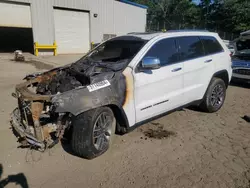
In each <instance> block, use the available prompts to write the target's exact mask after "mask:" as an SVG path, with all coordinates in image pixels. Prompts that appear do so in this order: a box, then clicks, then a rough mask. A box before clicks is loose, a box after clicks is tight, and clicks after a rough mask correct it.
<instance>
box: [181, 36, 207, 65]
mask: <svg viewBox="0 0 250 188" xmlns="http://www.w3.org/2000/svg"><path fill="white" fill-rule="evenodd" d="M178 46H179V54H180V60H181V61H187V60H190V59H194V58H198V57H202V56H204V55H205V52H204V48H203V45H202V43H201V41H200V39H199V37H196V36H189V37H179V38H178Z"/></svg>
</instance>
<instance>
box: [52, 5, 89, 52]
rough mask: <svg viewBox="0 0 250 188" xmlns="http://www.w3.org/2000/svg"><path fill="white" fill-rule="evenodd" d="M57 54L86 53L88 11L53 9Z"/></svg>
mask: <svg viewBox="0 0 250 188" xmlns="http://www.w3.org/2000/svg"><path fill="white" fill-rule="evenodd" d="M54 19H55V37H56V42H57V45H58V49H57V50H58V53H59V54H74V53H86V52H88V51H89V49H90V34H89V13H87V12H81V11H72V10H64V9H54Z"/></svg>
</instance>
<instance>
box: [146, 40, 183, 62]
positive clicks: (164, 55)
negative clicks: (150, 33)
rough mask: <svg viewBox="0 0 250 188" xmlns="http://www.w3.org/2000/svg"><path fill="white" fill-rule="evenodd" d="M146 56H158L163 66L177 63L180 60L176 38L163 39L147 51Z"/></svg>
mask: <svg viewBox="0 0 250 188" xmlns="http://www.w3.org/2000/svg"><path fill="white" fill-rule="evenodd" d="M144 57H156V58H159V59H160V61H161V66H164V65H169V64H173V63H176V62H177V61H178V53H177V49H176V45H175V39H174V38H168V39H163V40H161V41H159V42H157V43H156V44H154V46H152V47H151V49H150V50H149V51H148V52H147V54H146V55H145V56H144Z"/></svg>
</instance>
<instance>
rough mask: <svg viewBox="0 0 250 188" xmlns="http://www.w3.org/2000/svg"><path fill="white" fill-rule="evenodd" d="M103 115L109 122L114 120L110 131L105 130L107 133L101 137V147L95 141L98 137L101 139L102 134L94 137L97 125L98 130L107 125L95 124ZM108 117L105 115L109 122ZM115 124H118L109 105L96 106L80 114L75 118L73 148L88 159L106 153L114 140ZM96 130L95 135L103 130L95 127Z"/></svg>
mask: <svg viewBox="0 0 250 188" xmlns="http://www.w3.org/2000/svg"><path fill="white" fill-rule="evenodd" d="M103 116H106V118H107V117H108V118H109V122H111V121H112V122H111V129H110V131H109V133H107V132H106V131H104V132H105V134H102V139H101V140H102V142H103V143H102V142H101V141H99V142H100V143H102V144H100V147H99V148H98V147H97V146H98V145H97V143H95V142H97V139H100V138H101V136H100V137H97V138H95V139H94V128H95V127H97V128H99V129H98V130H100V129H102V127H105V126H104V125H105V123H104V125H103V126H100V125H101V124H102V123H97V124H96V125H95V123H96V121H102V120H100V118H101V117H103ZM106 118H105V117H104V122H105V121H106V122H108V120H107V119H106ZM101 119H102V118H101ZM109 124H110V123H109ZM115 126H116V120H115V117H114V114H113V112H112V110H111V109H110V108H108V107H100V108H96V109H93V110H89V111H87V112H84V113H82V114H80V115H78V116H77V117H75V118H74V120H73V130H72V139H71V146H72V150H73V151H74V152H75V154H76V155H77V156H79V157H83V158H86V159H93V158H95V157H98V156H100V155H101V154H103V153H105V152H106V151H107V150H108V148H109V147H110V145H111V142H112V137H113V136H114V133H115ZM100 127H101V128H100ZM109 127H110V126H109ZM103 129H104V128H103ZM105 130H106V129H105ZM95 131H96V132H95V136H96V134H99V133H100V132H101V131H97V129H95ZM106 134H108V135H109V134H110V136H109V138H108V139H107V137H108V136H107V135H106ZM100 135H101V134H100Z"/></svg>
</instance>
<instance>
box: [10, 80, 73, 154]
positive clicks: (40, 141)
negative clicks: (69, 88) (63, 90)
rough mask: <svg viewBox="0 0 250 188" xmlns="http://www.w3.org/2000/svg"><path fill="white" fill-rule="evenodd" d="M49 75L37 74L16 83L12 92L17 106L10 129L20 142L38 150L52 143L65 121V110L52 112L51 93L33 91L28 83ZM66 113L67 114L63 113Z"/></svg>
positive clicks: (37, 81)
mask: <svg viewBox="0 0 250 188" xmlns="http://www.w3.org/2000/svg"><path fill="white" fill-rule="evenodd" d="M41 79H50V77H44V76H43V77H39V76H38V77H36V78H34V79H31V80H28V81H26V82H24V83H21V84H18V85H17V86H16V92H15V93H13V94H12V96H13V97H15V98H16V99H17V101H18V108H16V109H15V110H14V111H13V112H12V114H11V124H12V128H13V132H14V133H16V136H17V137H18V140H19V141H20V142H21V144H22V145H23V146H27V145H30V146H34V147H37V148H39V149H40V150H44V149H46V148H47V147H52V146H53V145H55V144H56V143H57V142H58V141H59V139H60V138H61V137H62V135H63V133H64V129H65V128H66V126H67V125H68V120H69V119H68V117H69V116H68V114H66V113H60V114H59V113H55V112H54V111H53V104H52V103H51V96H49V95H39V94H36V93H34V92H33V91H32V90H31V89H32V87H31V86H34V85H35V84H36V83H39V82H41ZM66 116H67V117H66Z"/></svg>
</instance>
